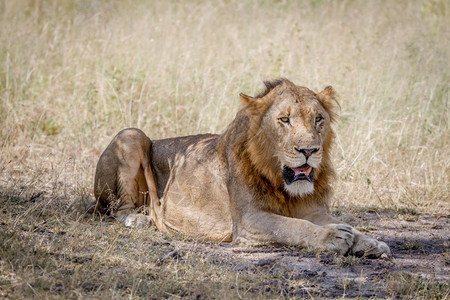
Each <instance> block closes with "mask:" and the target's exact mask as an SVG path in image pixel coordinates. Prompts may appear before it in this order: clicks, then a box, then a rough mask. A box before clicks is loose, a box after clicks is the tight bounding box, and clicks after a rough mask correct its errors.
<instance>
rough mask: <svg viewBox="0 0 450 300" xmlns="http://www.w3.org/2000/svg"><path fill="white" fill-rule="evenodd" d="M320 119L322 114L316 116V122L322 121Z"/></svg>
mask: <svg viewBox="0 0 450 300" xmlns="http://www.w3.org/2000/svg"><path fill="white" fill-rule="evenodd" d="M322 120H323V117H322V115H318V116H317V117H316V124H317V123H319V122H320V121H322Z"/></svg>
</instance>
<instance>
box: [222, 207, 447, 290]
mask: <svg viewBox="0 0 450 300" xmlns="http://www.w3.org/2000/svg"><path fill="white" fill-rule="evenodd" d="M355 221H356V223H358V224H364V226H362V227H360V229H362V230H366V231H372V232H371V233H369V234H370V235H371V236H373V237H376V238H377V239H380V240H383V241H385V242H387V244H388V245H389V246H390V248H391V250H392V253H393V258H392V259H378V260H375V259H365V258H362V259H359V258H355V257H336V256H334V255H331V254H319V255H315V254H310V255H308V254H305V253H297V252H295V251H292V249H284V248H281V249H280V248H264V249H259V250H258V249H251V250H248V249H239V248H231V249H227V250H220V251H219V252H223V254H222V255H224V256H227V255H234V256H235V258H238V259H239V260H240V262H238V263H236V264H235V265H234V266H233V267H234V269H235V270H253V271H255V272H256V270H257V269H260V268H265V269H269V270H272V271H273V272H280V271H281V272H284V273H289V274H291V275H290V276H291V279H293V280H296V279H307V280H308V281H309V285H307V286H301V287H299V288H294V287H292V286H290V285H289V284H286V285H285V287H284V288H285V292H286V295H293V296H315V295H318V296H321V297H323V296H324V297H330V298H334V297H341V296H347V297H363V298H365V297H377V298H384V297H401V296H405V295H406V294H408V290H411V291H412V290H414V289H415V288H417V287H416V285H418V284H419V285H420V284H424V282H426V284H428V285H429V288H432V289H433V288H434V289H435V288H436V287H437V288H438V290H439V289H441V288H442V292H443V293H442V294H436V295H433V294H422V295H420V294H414V293H413V294H412V295H410V296H412V297H420V296H422V297H425V298H427V297H430V298H431V297H433V296H439V295H441V296H444V295H445V296H444V297H448V291H449V290H448V282H449V279H450V252H449V245H450V230H449V228H450V227H449V223H450V218H449V216H444V215H442V216H437V215H434V216H433V215H422V216H411V215H409V216H407V217H403V216H402V215H397V214H396V213H393V212H375V211H369V212H365V213H360V216H359V217H355V218H354V220H353V222H352V223H355ZM273 284H274V282H264V283H263V284H262V285H263V288H265V289H266V290H267V289H271V288H272V287H271V285H273ZM440 284H442V286H440ZM433 285H434V286H433ZM425 289H426V288H425ZM445 289H446V290H445Z"/></svg>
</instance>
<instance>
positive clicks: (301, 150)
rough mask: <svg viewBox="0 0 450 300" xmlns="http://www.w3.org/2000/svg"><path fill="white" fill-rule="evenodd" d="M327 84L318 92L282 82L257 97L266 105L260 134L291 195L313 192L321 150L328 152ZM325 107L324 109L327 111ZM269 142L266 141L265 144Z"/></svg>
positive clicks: (329, 120) (329, 93) (322, 153)
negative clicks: (263, 136) (267, 104)
mask: <svg viewBox="0 0 450 300" xmlns="http://www.w3.org/2000/svg"><path fill="white" fill-rule="evenodd" d="M332 97H334V91H333V89H332V88H331V87H328V88H326V89H325V90H324V91H323V92H322V93H320V94H316V93H314V92H313V91H311V90H309V89H307V88H305V87H300V86H296V85H294V84H293V83H291V82H289V81H288V82H283V83H282V84H279V85H277V86H275V87H274V88H273V89H272V90H271V91H270V92H269V93H268V94H267V95H265V96H264V97H262V98H261V99H257V100H254V101H255V102H258V101H260V104H262V103H264V102H266V103H269V102H270V105H269V106H268V108H267V110H265V112H264V115H263V117H262V120H261V123H260V129H261V130H262V134H264V135H265V136H266V139H270V148H271V149H270V150H269V149H264V150H265V151H271V155H272V156H273V157H274V158H275V160H276V161H277V164H278V166H276V168H278V172H277V173H278V174H279V176H281V177H282V179H283V183H284V186H285V189H286V191H287V192H288V193H290V194H291V195H293V196H305V195H308V194H311V193H313V192H314V181H315V179H316V178H317V173H318V172H320V169H321V165H322V160H323V157H324V153H326V152H327V151H329V149H328V148H329V144H330V141H329V137H330V135H331V134H330V131H331V126H330V123H331V116H330V114H331V113H332V112H331V111H329V109H330V105H329V104H330V103H329V102H327V101H329V100H330V99H331V98H332ZM327 108H328V110H327ZM266 145H269V144H266Z"/></svg>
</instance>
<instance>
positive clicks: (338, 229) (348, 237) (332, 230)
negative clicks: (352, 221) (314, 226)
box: [320, 224, 354, 255]
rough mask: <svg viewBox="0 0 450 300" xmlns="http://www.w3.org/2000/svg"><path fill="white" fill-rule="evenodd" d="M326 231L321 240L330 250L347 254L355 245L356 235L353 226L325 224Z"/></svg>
mask: <svg viewBox="0 0 450 300" xmlns="http://www.w3.org/2000/svg"><path fill="white" fill-rule="evenodd" d="M323 229H324V233H322V234H321V237H320V240H321V243H322V245H323V246H324V247H325V248H326V249H327V250H329V251H332V252H336V253H339V254H341V255H344V254H346V253H347V252H348V251H349V250H350V248H351V247H352V245H353V240H354V235H353V231H352V228H351V227H350V226H348V225H341V224H329V225H325V226H323Z"/></svg>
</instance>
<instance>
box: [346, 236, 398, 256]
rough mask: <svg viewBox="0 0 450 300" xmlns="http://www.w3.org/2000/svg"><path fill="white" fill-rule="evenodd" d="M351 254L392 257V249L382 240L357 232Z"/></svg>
mask: <svg viewBox="0 0 450 300" xmlns="http://www.w3.org/2000/svg"><path fill="white" fill-rule="evenodd" d="M350 254H352V255H355V256H359V257H362V256H363V257H367V258H379V257H385V258H390V257H391V250H390V249H389V246H388V245H387V244H386V243H385V242H380V241H377V240H375V239H372V238H369V237H367V236H365V235H362V234H359V235H358V234H357V235H356V236H355V243H354V244H353V247H352V248H351V250H350Z"/></svg>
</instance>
